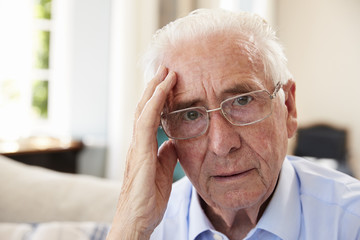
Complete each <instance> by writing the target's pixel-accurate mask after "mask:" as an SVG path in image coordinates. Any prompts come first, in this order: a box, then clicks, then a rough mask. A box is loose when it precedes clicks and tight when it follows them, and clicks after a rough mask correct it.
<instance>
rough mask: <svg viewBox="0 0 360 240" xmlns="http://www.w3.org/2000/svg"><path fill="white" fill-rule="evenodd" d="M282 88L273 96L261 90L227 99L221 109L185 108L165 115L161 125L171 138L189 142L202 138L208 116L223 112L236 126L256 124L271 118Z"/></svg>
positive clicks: (277, 85) (206, 126) (276, 89)
mask: <svg viewBox="0 0 360 240" xmlns="http://www.w3.org/2000/svg"><path fill="white" fill-rule="evenodd" d="M281 87H282V84H281V83H280V82H278V83H277V84H276V86H275V90H274V92H273V93H272V94H270V93H269V92H268V91H267V90H258V91H253V92H249V93H245V94H240V95H237V96H234V97H231V98H228V99H226V100H224V101H223V102H222V103H221V104H220V107H219V108H215V109H210V110H207V109H206V108H205V107H191V108H185V109H181V110H177V111H173V112H169V113H162V115H161V126H162V128H163V129H164V131H165V133H166V135H167V136H168V137H169V138H172V139H189V138H195V137H199V136H201V135H203V134H204V133H205V132H206V131H207V129H208V127H209V121H210V118H209V113H211V112H215V111H221V113H222V115H223V116H224V117H225V118H226V119H227V120H228V121H229V122H230V123H231V124H232V125H235V126H246V125H250V124H254V123H257V122H260V121H262V120H264V119H265V118H267V117H269V116H270V115H271V113H272V111H273V107H272V100H273V99H274V98H275V97H276V94H277V93H278V91H279V90H280V88H281Z"/></svg>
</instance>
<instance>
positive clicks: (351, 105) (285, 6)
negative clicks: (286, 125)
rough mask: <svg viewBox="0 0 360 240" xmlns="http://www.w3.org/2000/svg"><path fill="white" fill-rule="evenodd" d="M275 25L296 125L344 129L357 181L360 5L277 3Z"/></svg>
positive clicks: (301, 0) (314, 0) (321, 0)
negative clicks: (291, 80)
mask: <svg viewBox="0 0 360 240" xmlns="http://www.w3.org/2000/svg"><path fill="white" fill-rule="evenodd" d="M277 23H278V28H279V29H278V33H279V34H278V35H279V37H280V40H281V41H282V42H283V43H284V46H285V52H286V55H287V57H288V60H289V68H290V71H291V72H292V73H293V75H294V77H295V80H296V83H297V107H298V116H299V123H300V126H306V125H310V124H312V123H319V122H325V123H330V124H333V125H335V126H338V127H345V128H347V129H348V130H349V150H350V161H351V164H352V166H353V167H354V171H355V174H356V176H357V177H360V147H359V146H360V107H359V105H360V25H359V23H360V1H359V0H345V1H344V0H278V8H277Z"/></svg>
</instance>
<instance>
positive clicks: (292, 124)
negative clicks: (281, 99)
mask: <svg viewBox="0 0 360 240" xmlns="http://www.w3.org/2000/svg"><path fill="white" fill-rule="evenodd" d="M283 90H284V93H285V105H286V108H287V113H288V114H287V120H286V126H287V132H288V138H291V137H293V136H294V134H295V132H296V129H297V125H298V124H297V110H296V103H295V91H296V84H295V82H294V80H292V79H289V80H288V82H287V83H286V84H284V85H283Z"/></svg>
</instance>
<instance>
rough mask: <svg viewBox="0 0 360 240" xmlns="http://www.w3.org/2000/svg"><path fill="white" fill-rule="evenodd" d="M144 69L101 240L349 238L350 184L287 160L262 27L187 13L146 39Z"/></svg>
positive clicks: (276, 52)
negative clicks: (118, 186)
mask: <svg viewBox="0 0 360 240" xmlns="http://www.w3.org/2000/svg"><path fill="white" fill-rule="evenodd" d="M146 61H147V73H148V74H147V75H148V76H152V80H151V81H150V82H149V84H148V86H147V88H146V90H145V92H144V94H143V97H142V99H141V100H140V102H139V104H138V107H137V110H136V122H135V126H134V134H133V140H132V144H131V147H130V149H129V152H128V156H127V168H126V173H125V178H124V183H123V187H122V192H121V195H120V199H119V203H118V208H117V212H116V216H115V218H114V222H113V225H112V229H111V231H110V233H109V236H108V239H169V240H170V239H171V240H173V239H191V240H193V239H286V240H293V239H311V240H313V239H326V240H329V239H347V240H348V239H359V238H360V197H359V196H360V184H359V181H357V180H355V179H353V178H351V177H348V176H346V175H344V174H341V173H338V172H335V171H330V170H326V169H322V168H320V167H318V166H316V165H313V164H312V163H310V162H308V161H305V160H303V159H300V158H295V157H286V152H287V146H288V138H291V137H292V136H293V135H294V134H295V132H296V128H297V113H296V106H295V83H294V81H293V80H292V77H291V75H290V73H289V71H288V70H287V67H286V58H285V56H284V54H283V51H282V48H281V46H280V44H279V43H278V41H277V38H276V36H275V33H274V32H273V31H272V29H271V28H270V27H269V26H268V24H267V23H266V22H265V21H263V20H262V19H261V18H259V17H258V16H255V15H252V14H249V13H244V12H242V13H231V12H226V11H223V10H198V11H195V12H193V13H192V14H190V15H189V16H187V17H185V18H182V19H178V20H177V21H175V22H173V23H170V24H169V25H168V26H166V27H164V28H163V29H162V30H160V31H158V32H157V33H156V34H155V36H154V40H153V43H152V45H151V47H150V49H149V51H148V53H147V55H146ZM156 68H157V72H156V74H155V73H154V72H155V71H154V69H156ZM151 71H153V73H151ZM160 124H161V126H162V128H163V129H164V131H165V132H166V134H167V135H168V136H169V138H170V140H169V141H167V142H165V143H164V144H163V145H162V146H161V148H160V149H159V150H158V149H157V141H156V132H157V128H158V126H159V125H160ZM177 161H179V162H180V164H181V165H182V167H183V169H184V171H185V173H186V177H185V178H183V179H182V180H180V181H179V182H177V183H175V184H174V186H172V175H173V170H174V168H175V165H176V163H177Z"/></svg>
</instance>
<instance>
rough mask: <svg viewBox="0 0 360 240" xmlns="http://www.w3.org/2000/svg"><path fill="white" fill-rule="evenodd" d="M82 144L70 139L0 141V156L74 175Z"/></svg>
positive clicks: (49, 138)
mask: <svg viewBox="0 0 360 240" xmlns="http://www.w3.org/2000/svg"><path fill="white" fill-rule="evenodd" d="M82 148H83V143H82V142H81V141H78V140H74V139H70V138H54V137H47V136H46V137H43V136H41V137H27V138H22V139H18V140H14V141H9V140H6V141H4V140H0V154H1V155H4V156H6V157H9V158H11V159H14V160H16V161H19V162H22V163H26V164H30V165H35V166H41V167H45V168H49V169H52V170H56V171H60V172H67V173H76V172H77V169H76V168H77V167H76V166H77V162H76V159H77V155H78V153H79V152H80V151H81V149H82Z"/></svg>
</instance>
